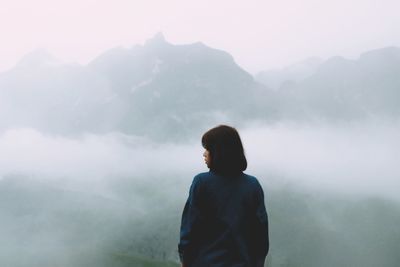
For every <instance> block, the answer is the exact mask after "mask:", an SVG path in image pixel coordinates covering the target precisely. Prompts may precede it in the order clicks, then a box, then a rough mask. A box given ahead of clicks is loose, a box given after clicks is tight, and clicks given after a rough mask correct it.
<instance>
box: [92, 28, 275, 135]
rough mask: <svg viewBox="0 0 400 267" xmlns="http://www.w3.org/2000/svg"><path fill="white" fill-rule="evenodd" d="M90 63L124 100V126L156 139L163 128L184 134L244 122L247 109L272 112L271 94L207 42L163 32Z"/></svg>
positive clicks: (174, 133) (175, 133)
mask: <svg viewBox="0 0 400 267" xmlns="http://www.w3.org/2000/svg"><path fill="white" fill-rule="evenodd" d="M89 67H90V68H91V69H92V70H94V71H96V72H97V73H100V75H101V76H102V77H107V78H108V80H109V81H110V82H111V87H112V88H113V89H114V91H115V92H117V94H118V96H119V97H120V98H121V99H123V101H124V106H125V108H126V112H125V115H126V116H124V117H122V118H121V122H120V127H121V128H122V129H123V130H124V131H125V132H129V133H134V134H146V135H148V134H150V135H152V136H153V137H155V138H159V137H160V136H156V135H155V134H156V133H159V132H160V131H161V132H162V133H163V134H165V131H167V132H168V135H176V137H178V138H181V137H184V136H187V135H188V134H191V133H193V130H194V131H197V130H198V129H199V128H204V129H206V128H207V127H210V126H212V125H214V124H215V123H218V122H221V121H222V122H223V121H234V122H240V121H242V119H243V116H245V117H246V118H248V117H249V114H247V113H251V114H252V115H254V116H255V117H256V116H257V115H258V114H259V112H258V109H265V110H267V108H265V106H264V103H262V104H261V103H260V104H257V101H258V98H259V97H260V96H261V95H263V94H265V96H264V97H265V98H268V97H271V98H272V95H271V96H268V95H267V94H268V89H266V88H264V87H263V86H262V85H261V84H258V83H257V82H255V81H254V79H253V77H252V76H251V75H250V74H249V73H247V72H246V71H244V70H243V69H241V68H240V67H239V66H238V65H237V64H236V63H235V62H234V59H233V58H232V56H231V55H229V54H228V53H226V52H224V51H221V50H217V49H213V48H210V47H207V46H206V45H204V44H202V43H194V44H189V45H172V44H169V43H167V42H166V41H165V39H164V37H163V36H162V35H157V36H156V37H154V38H153V39H150V40H148V41H147V42H146V44H145V45H144V46H134V47H133V48H131V49H123V48H117V49H113V50H110V51H108V52H106V53H104V54H103V55H101V56H99V57H98V58H97V59H95V60H94V61H93V62H91V63H90V64H89ZM265 102H266V103H268V101H267V100H266V101H265ZM271 106H272V103H271ZM252 110H253V112H252ZM269 111H270V112H271V113H272V112H273V111H272V109H271V110H269ZM206 125H207V127H205V126H206Z"/></svg>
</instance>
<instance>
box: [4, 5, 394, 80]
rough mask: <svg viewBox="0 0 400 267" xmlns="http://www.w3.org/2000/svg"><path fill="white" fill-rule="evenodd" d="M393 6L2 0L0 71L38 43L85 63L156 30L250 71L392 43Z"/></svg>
mask: <svg viewBox="0 0 400 267" xmlns="http://www.w3.org/2000/svg"><path fill="white" fill-rule="evenodd" d="M399 8H400V4H399V3H398V2H397V1H392V0H385V1H380V2H379V4H378V3H376V2H375V1H372V0H368V1H361V0H358V1H352V2H351V3H349V2H347V1H329V2H326V1H324V2H323V3H322V2H318V1H315V0H303V1H300V2H292V1H289V0H286V1H280V2H279V3H278V2H277V3H271V2H264V1H258V0H252V1H250V2H249V1H247V2H246V4H245V3H242V2H240V1H236V2H232V1H227V0H224V1H219V2H218V3H215V2H208V1H202V2H199V3H194V2H190V3H189V2H186V1H182V0H174V1H169V2H168V3H162V2H154V1H153V2H151V1H150V2H149V1H146V2H144V1H125V0H118V1H112V2H111V1H95V0H85V1H57V2H54V1H49V0H40V1H35V2H31V1H26V0H18V1H10V0H5V1H3V2H2V7H1V8H0V25H2V26H0V27H1V28H0V29H1V31H2V34H3V39H2V48H1V49H0V58H1V59H2V60H1V63H0V72H1V71H5V70H8V69H10V68H12V67H13V66H14V65H15V64H16V63H17V62H18V61H19V60H20V59H21V58H22V57H23V56H24V55H25V54H27V53H29V52H30V51H33V50H35V49H38V48H43V49H46V50H48V51H49V52H50V53H51V54H53V55H54V56H55V57H57V58H60V59H61V60H62V61H65V62H78V63H80V64H87V63H88V62H89V61H91V60H93V59H94V58H95V57H96V56H98V55H99V54H101V53H102V52H104V51H106V50H108V49H110V48H113V47H118V46H123V47H131V46H133V45H135V44H143V43H145V41H146V40H147V39H149V38H151V37H152V36H154V35H155V34H156V33H157V32H162V33H163V34H164V35H165V37H166V39H167V40H168V41H169V42H171V43H173V44H190V43H195V42H204V43H205V44H206V45H208V46H210V47H213V48H217V49H221V50H224V51H227V52H228V53H230V54H231V55H232V56H233V57H234V58H235V60H236V62H237V63H238V64H239V65H240V66H241V67H242V68H244V69H245V70H247V71H248V72H250V73H252V74H254V73H257V72H259V71H262V70H268V69H277V68H282V67H284V66H287V65H290V64H293V63H296V62H299V61H302V60H303V59H306V58H308V57H320V58H322V59H327V58H329V57H332V56H342V57H345V58H355V57H357V56H359V54H360V53H362V52H365V51H368V50H373V49H378V48H382V47H387V46H400V36H399V35H398V34H397V30H396V27H395V26H394V25H398V24H399V23H400V18H399V16H397V12H396V11H397V10H398V9H399ZM222 14H223V18H221V16H222Z"/></svg>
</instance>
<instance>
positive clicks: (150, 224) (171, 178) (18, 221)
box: [0, 121, 400, 266]
mask: <svg viewBox="0 0 400 267" xmlns="http://www.w3.org/2000/svg"><path fill="white" fill-rule="evenodd" d="M399 126H400V124H399V123H398V122H395V121H387V122H383V121H363V122H359V123H351V124H342V125H340V126H339V125H332V124H297V123H293V122H281V123H277V124H273V125H262V124H260V123H253V124H252V125H249V126H247V127H244V128H239V129H238V130H239V131H240V132H241V135H242V139H243V143H244V146H245V150H246V155H247V158H248V161H249V166H248V170H247V172H248V173H250V174H253V175H255V176H257V177H258V179H259V180H260V182H261V183H262V185H263V187H264V190H265V194H266V204H267V209H268V211H269V215H270V220H271V222H270V227H271V229H270V231H271V233H270V234H271V244H272V247H271V253H270V254H271V256H269V259H268V262H269V265H268V266H298V265H297V264H298V263H300V265H301V264H307V266H321V265H324V266H335V265H337V264H341V263H343V262H345V263H352V264H354V265H353V266H374V265H375V264H377V263H379V264H380V266H395V265H393V264H394V262H396V261H397V260H398V259H397V258H396V257H395V256H394V255H395V254H393V253H394V252H393V253H391V252H390V251H391V250H390V247H391V246H394V247H396V246H397V245H398V244H397V245H394V243H393V242H395V241H394V240H398V238H399V232H398V231H397V230H395V229H396V228H394V222H396V221H398V220H399V219H400V213H399V211H400V205H399V198H398V188H399V186H400V185H399V180H398V177H399V174H400V173H399V169H398V168H397V165H396V164H397V163H398V161H399V145H400V143H399V141H398V138H396V136H397V135H398V132H399V130H400V127H399ZM201 134H202V132H199V133H198V136H197V139H198V140H197V141H196V142H194V141H190V142H187V143H182V144H176V143H159V142H153V141H151V140H145V139H143V138H138V137H134V136H127V135H124V134H121V133H117V132H115V133H109V134H104V135H94V134H84V135H82V136H80V137H74V138H72V137H63V136H57V135H49V134H44V133H41V132H40V131H38V130H35V129H29V128H20V129H8V130H7V131H5V132H3V133H2V134H1V136H0V151H1V155H0V170H1V173H0V177H1V180H0V191H1V194H2V212H1V218H2V220H1V223H0V225H1V229H2V241H1V242H0V253H1V255H2V257H0V258H1V260H0V262H1V263H2V265H4V264H5V265H6V266H128V265H129V264H132V266H147V265H145V264H152V265H149V266H158V265H157V264H160V266H166V265H167V264H172V265H171V266H174V265H173V262H177V255H176V242H177V239H178V229H179V219H180V218H179V216H180V212H181V210H182V208H183V205H184V201H185V198H186V197H187V192H188V188H189V186H190V183H191V180H192V178H193V176H194V175H195V174H197V173H198V172H202V171H207V168H206V166H205V165H204V163H203V159H202V152H203V149H202V147H201V145H200V137H201ZM366 208H367V210H365V209H366ZM293 209H294V210H293ZM365 212H366V213H365ZM388 212H390V213H391V214H390V213H388ZM298 213H301V215H300V214H298ZM371 213H372V214H376V215H372V216H371ZM346 214H347V215H346ZM350 214H351V215H350ZM378 214H379V215H378ZM349 216H350V217H352V219H351V220H353V221H351V220H350V221H349V220H348V219H347V218H350V217H349ZM354 216H356V217H354ZM375 216H376V217H375ZM393 219H394V221H393ZM304 220H305V221H304ZM354 223H356V224H355V225H354ZM382 226H384V227H385V228H381V227H382ZM396 227H397V226H396ZM360 229H361V230H360ZM363 229H368V231H370V234H364V233H363V231H364V230H363ZM310 231H311V232H315V233H316V234H317V235H318V236H319V237H318V238H317V239H315V238H316V237H315V236H314V237H311V236H307V235H308V234H309V233H311V232H310ZM347 231H352V233H351V234H350V233H346V232H347ZM290 232H292V234H290V235H289V236H288V233H290ZM332 233H336V237H334V238H333V237H332V236H331V234H332ZM349 234H350V236H351V237H350V236H348V235H349ZM371 234H372V236H371ZM375 235H378V236H379V237H378V236H375ZM290 236H291V238H290ZM346 236H347V237H346ZM335 238H336V239H335ZM381 238H384V239H385V240H386V241H385V240H382V241H380V239H381ZM303 242H306V243H307V245H306V246H304V245H303V249H302V251H303V253H304V255H297V254H296V252H295V250H293V249H294V248H293V247H292V246H294V244H297V245H300V244H303ZM373 242H384V243H385V244H387V245H385V246H388V247H389V252H388V251H387V250H383V249H380V246H381V245H380V244H379V243H378V244H374V243H373ZM76 244H79V246H77V245H76ZM329 244H330V245H329ZM390 244H392V245H390ZM353 245H356V246H358V249H355V250H354V251H353V253H350V254H348V253H344V255H343V256H342V258H340V259H334V258H335V257H336V256H335V255H336V253H338V252H341V253H343V251H342V249H343V247H347V246H350V247H351V246H353ZM326 246H327V247H326ZM394 247H393V248H394ZM372 250H373V252H372ZM22 251H23V252H22ZM366 251H368V253H369V254H368V255H369V256H368V255H364V254H365V253H367V252H366ZM21 253H23V254H24V256H23V257H19V256H18V255H19V254H21ZM143 257H144V258H143ZM146 258H148V259H149V260H145V259H146ZM161 261H164V263H162V262H161ZM32 262H33V263H34V265H32ZM146 262H147V263H146ZM168 262H169V263H168ZM368 264H370V265H368Z"/></svg>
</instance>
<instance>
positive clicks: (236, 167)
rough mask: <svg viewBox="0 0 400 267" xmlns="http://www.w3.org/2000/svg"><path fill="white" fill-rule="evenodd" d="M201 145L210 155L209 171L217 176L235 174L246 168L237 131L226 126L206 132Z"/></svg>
mask: <svg viewBox="0 0 400 267" xmlns="http://www.w3.org/2000/svg"><path fill="white" fill-rule="evenodd" d="M201 143H202V145H203V147H204V148H205V149H207V150H208V151H209V153H210V157H211V163H210V165H209V167H210V170H211V171H213V172H215V173H218V174H236V173H240V172H242V171H244V170H246V168H247V160H246V156H245V155H244V149H243V145H242V141H241V140H240V136H239V133H238V131H237V130H236V129H235V128H233V127H230V126H227V125H220V126H217V127H215V128H212V129H210V130H208V131H207V132H206V133H205V134H204V135H203V137H202V138H201Z"/></svg>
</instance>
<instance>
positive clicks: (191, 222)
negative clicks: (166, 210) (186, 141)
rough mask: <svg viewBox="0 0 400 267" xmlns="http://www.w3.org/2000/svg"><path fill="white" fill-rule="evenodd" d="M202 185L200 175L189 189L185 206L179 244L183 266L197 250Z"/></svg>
mask: <svg viewBox="0 0 400 267" xmlns="http://www.w3.org/2000/svg"><path fill="white" fill-rule="evenodd" d="M199 202H200V185H199V177H198V176H196V177H195V178H194V179H193V182H192V185H191V187H190V190H189V197H188V199H187V201H186V204H185V208H184V209H183V213H182V221H181V229H180V241H179V244H178V252H179V258H180V260H181V262H182V266H185V264H186V263H187V262H190V261H191V256H192V254H193V252H194V250H195V246H196V237H197V234H198V232H199V225H200V218H201V216H200V209H199Z"/></svg>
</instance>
